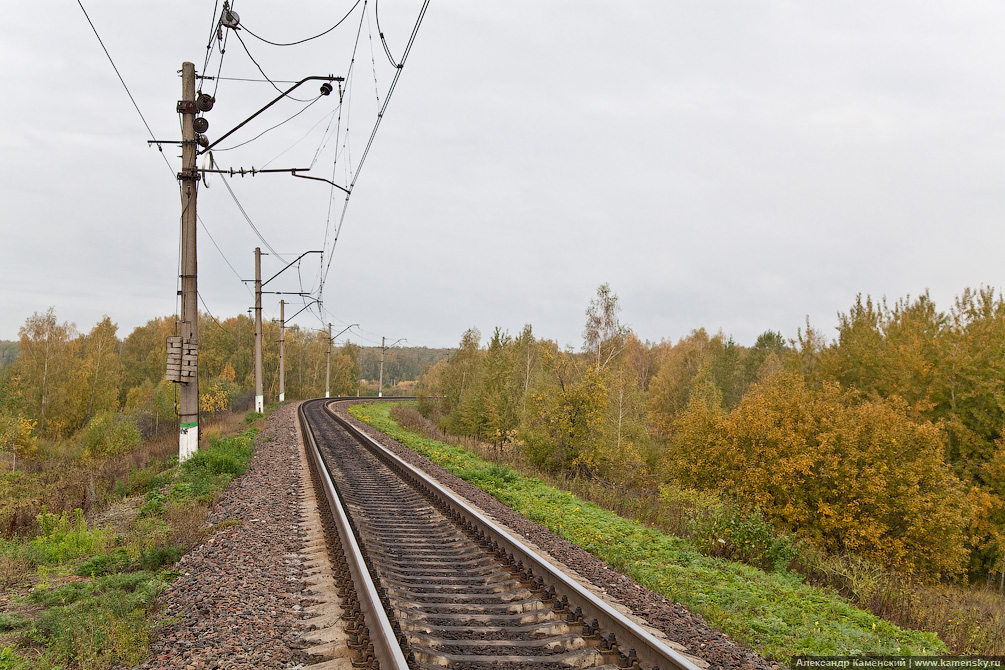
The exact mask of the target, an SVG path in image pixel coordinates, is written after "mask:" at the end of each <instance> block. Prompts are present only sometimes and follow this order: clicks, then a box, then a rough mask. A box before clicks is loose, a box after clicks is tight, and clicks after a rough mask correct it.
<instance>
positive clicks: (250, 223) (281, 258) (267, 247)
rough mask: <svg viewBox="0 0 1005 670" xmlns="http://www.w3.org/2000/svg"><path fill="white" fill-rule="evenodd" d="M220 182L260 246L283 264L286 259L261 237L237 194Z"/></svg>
mask: <svg viewBox="0 0 1005 670" xmlns="http://www.w3.org/2000/svg"><path fill="white" fill-rule="evenodd" d="M220 181H222V182H223V185H224V186H226V187H227V191H228V192H229V193H230V197H231V198H233V199H234V203H235V204H236V205H237V208H238V209H239V210H241V215H242V216H244V220H245V221H247V222H248V225H249V226H251V229H252V230H253V231H255V235H257V236H258V239H259V240H261V242H262V245H263V246H264V247H265V248H266V249H268V250H269V252H270V253H271V254H272V255H273V256H275V257H276V258H278V259H279V260H281V261H282V262H284V263H285V262H286V259H285V258H283V256H282V255H281V254H279V253H278V252H277V251H276V250H275V249H273V248H272V245H271V244H269V242H268V240H266V239H265V236H263V235H262V232H261V231H260V230H258V226H256V225H255V223H254V222H253V221H252V220H251V217H250V216H248V212H246V211H245V210H244V206H243V205H242V204H241V201H240V200H238V199H237V194H236V193H234V189H232V188H230V184H228V183H227V180H226V179H221V180H220Z"/></svg>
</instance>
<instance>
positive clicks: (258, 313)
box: [255, 247, 265, 414]
mask: <svg viewBox="0 0 1005 670" xmlns="http://www.w3.org/2000/svg"><path fill="white" fill-rule="evenodd" d="M255 411H256V412H260V413H262V414H264V413H265V394H264V392H263V390H262V249H261V247H255Z"/></svg>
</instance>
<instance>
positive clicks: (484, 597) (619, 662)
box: [299, 400, 700, 670]
mask: <svg viewBox="0 0 1005 670" xmlns="http://www.w3.org/2000/svg"><path fill="white" fill-rule="evenodd" d="M330 403H331V401H330V400H316V401H309V402H306V403H303V405H301V408H300V411H299V416H300V423H301V431H302V435H303V438H304V443H305V446H306V448H307V453H308V461H309V463H310V469H311V472H312V477H313V479H314V487H315V491H316V493H317V497H318V500H319V501H327V507H328V508H329V510H328V511H330V514H323V515H322V516H323V522H324V524H325V526H326V534H327V536H328V547H329V555H330V557H331V560H332V564H333V565H334V566H335V575H334V578H335V583H336V585H337V588H338V595H339V597H340V599H341V601H342V607H343V610H344V613H343V615H342V618H343V622H344V629H345V631H346V633H347V636H348V644H349V647H350V648H351V649H352V650H353V651H352V664H353V666H355V667H370V668H379V669H380V670H404V669H405V668H413V669H430V670H432V669H434V668H444V667H446V668H457V669H458V670H479V669H481V668H490V667H491V668H495V669H497V670H498V669H509V668H512V669H513V670H537V669H541V670H559V669H561V668H605V669H609V670H615V669H616V668H625V669H629V668H631V669H634V670H698V667H699V666H698V665H697V664H696V663H695V662H693V661H692V660H691V659H690V658H689V657H686V656H684V655H683V654H681V653H679V652H677V651H676V650H674V649H673V648H671V647H670V646H669V645H667V644H666V643H665V642H664V641H662V640H660V639H658V638H657V637H655V636H654V635H652V634H651V633H650V632H648V631H647V630H646V629H644V628H642V627H640V626H639V625H638V624H636V623H635V622H634V621H632V620H631V619H629V618H628V617H626V616H625V615H623V614H622V613H621V612H619V611H618V610H617V609H616V608H615V607H613V606H612V605H611V604H609V603H607V602H605V601H604V600H603V599H601V598H600V597H598V596H597V595H595V594H594V593H593V592H592V591H590V590H588V589H586V588H584V587H583V586H582V585H580V584H579V583H578V582H576V581H575V580H574V579H573V578H572V577H570V576H569V575H567V574H565V573H564V572H563V571H562V570H561V569H559V568H557V567H555V566H554V565H552V564H551V563H550V562H549V561H548V560H546V559H545V558H543V557H541V556H539V555H538V554H537V553H535V551H534V550H533V549H531V548H530V547H529V546H527V545H526V544H525V543H524V542H522V541H521V540H520V539H519V538H517V537H514V536H513V535H512V534H510V533H508V532H507V531H506V530H504V529H503V528H501V527H499V526H498V525H496V524H495V523H494V522H493V521H492V520H490V519H489V518H487V517H486V516H485V515H483V514H482V513H481V512H479V511H478V510H477V509H475V508H473V507H472V506H470V505H469V504H468V503H466V502H465V501H464V500H462V499H460V498H459V497H457V496H456V495H454V494H453V493H452V492H450V491H449V490H445V489H443V488H442V487H441V486H439V485H438V484H437V482H436V481H435V480H433V479H431V478H430V477H428V476H427V475H425V474H424V473H422V472H421V471H419V470H417V469H415V468H413V467H412V466H410V465H409V464H407V463H406V462H405V461H404V460H402V459H400V458H399V457H398V456H396V455H395V454H394V453H392V452H391V451H389V450H387V449H385V448H384V447H382V446H381V445H380V444H379V443H378V442H376V441H375V440H373V439H371V438H369V437H368V436H367V435H365V434H364V433H362V432H360V431H358V430H357V429H355V428H354V427H353V426H352V425H351V424H350V423H348V422H346V421H344V420H342V419H341V418H339V417H338V416H337V415H336V414H335V413H334V412H332V411H331V410H330V409H328V405H329V404H330ZM322 507H323V505H322ZM698 663H700V661H699V662H698Z"/></svg>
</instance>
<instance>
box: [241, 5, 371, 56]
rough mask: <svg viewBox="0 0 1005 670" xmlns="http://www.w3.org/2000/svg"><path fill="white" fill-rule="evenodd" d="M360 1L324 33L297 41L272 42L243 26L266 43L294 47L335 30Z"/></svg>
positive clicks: (247, 31) (246, 30) (257, 38)
mask: <svg viewBox="0 0 1005 670" xmlns="http://www.w3.org/2000/svg"><path fill="white" fill-rule="evenodd" d="M360 2H362V0H356V4H354V5H353V6H352V7H350V8H349V11H348V12H346V15H345V16H343V17H342V18H341V19H339V20H338V23H336V24H335V25H334V26H332V27H331V28H329V29H328V30H326V31H324V32H322V33H318V34H317V35H314V36H313V37H305V38H304V39H302V40H297V41H296V42H270V41H269V40H267V39H265V38H264V37H259V36H258V35H256V34H255V33H253V32H251V31H250V30H249V29H248V26H246V25H242V26H241V27H242V28H244V32H246V33H248V34H249V35H251V36H252V37H254V38H255V39H256V40H261V41H262V42H265V43H266V44H271V45H272V46H274V47H292V46H295V45H297V44H303V43H304V42H310V41H311V40H316V39H317V38H319V37H324V36H325V35H327V34H328V33H330V32H331V31H333V30H335V29H336V28H338V27H339V26H340V25H342V22H343V21H345V20H346V19H347V18H349V15H350V14H352V13H353V11H355V9H356V8H357V7H358V6H359V3H360Z"/></svg>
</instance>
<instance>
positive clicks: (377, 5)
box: [373, 0, 398, 67]
mask: <svg viewBox="0 0 1005 670" xmlns="http://www.w3.org/2000/svg"><path fill="white" fill-rule="evenodd" d="M373 17H374V19H375V20H376V21H377V34H378V35H380V43H381V44H382V45H384V53H386V54H387V60H388V62H390V63H391V67H398V61H396V60H394V56H392V55H391V50H390V49H389V48H388V47H387V40H385V39H384V31H383V30H381V29H380V0H373Z"/></svg>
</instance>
